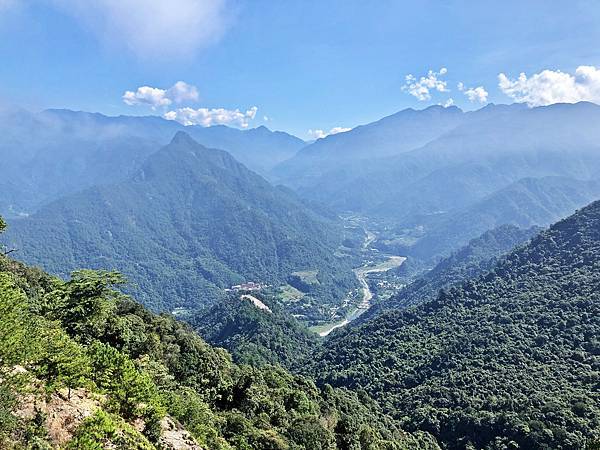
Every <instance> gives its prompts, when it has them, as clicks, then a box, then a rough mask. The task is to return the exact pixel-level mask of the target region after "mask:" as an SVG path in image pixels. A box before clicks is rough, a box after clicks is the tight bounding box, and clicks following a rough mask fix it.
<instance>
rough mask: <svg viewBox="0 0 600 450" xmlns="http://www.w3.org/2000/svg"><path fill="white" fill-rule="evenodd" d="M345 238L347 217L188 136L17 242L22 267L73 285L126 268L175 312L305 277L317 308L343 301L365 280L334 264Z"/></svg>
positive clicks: (151, 301)
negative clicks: (247, 284)
mask: <svg viewBox="0 0 600 450" xmlns="http://www.w3.org/2000/svg"><path fill="white" fill-rule="evenodd" d="M341 239H342V229H341V226H340V225H338V224H337V221H336V218H335V217H324V216H322V215H321V214H319V213H316V212H314V211H313V210H312V209H310V208H309V207H307V206H306V205H305V204H304V203H303V202H301V201H300V200H299V199H298V198H297V197H296V196H295V195H293V194H291V193H289V192H287V191H285V190H281V189H277V188H274V187H272V186H271V185H270V184H269V183H267V182H266V181H265V180H264V179H263V178H261V177H260V176H258V175H256V174H255V173H253V172H251V171H249V170H248V169H246V168H245V167H244V166H243V165H242V164H240V163H238V162H237V161H236V160H235V159H233V158H232V157H231V156H230V155H229V154H227V153H226V152H223V151H220V150H213V149H207V148H205V147H203V146H202V145H200V144H198V143H196V142H195V141H193V140H192V139H191V138H190V137H189V136H188V135H187V134H185V133H183V132H180V133H178V134H177V135H176V136H175V137H174V138H173V141H172V142H171V144H169V145H168V146H166V147H164V148H163V149H161V150H160V151H159V152H157V153H155V154H153V155H152V156H151V157H149V158H148V160H147V161H146V162H145V163H144V164H143V166H142V167H141V168H140V170H138V171H137V172H136V173H135V175H133V176H132V177H130V178H129V179H128V180H126V181H124V182H121V183H117V184H112V185H105V186H97V187H94V188H90V189H88V190H85V191H83V192H81V193H78V194H74V195H72V196H69V197H65V198H63V199H61V200H58V201H55V202H53V203H51V204H49V205H47V206H45V207H44V208H42V209H41V210H40V211H39V212H38V213H36V214H34V215H32V216H30V217H27V218H23V219H18V220H15V221H14V222H13V226H12V227H11V229H10V230H9V232H8V233H7V239H6V242H8V244H9V245H10V246H12V247H15V248H17V249H18V253H17V255H18V257H19V258H20V259H22V260H24V261H27V262H29V263H32V264H36V265H40V266H42V267H44V268H45V269H47V270H48V271H50V272H52V273H55V274H60V275H62V276H67V275H68V273H69V272H70V271H72V270H75V269H76V268H78V267H82V266H85V267H91V268H95V269H117V270H119V271H121V272H122V273H123V274H124V275H125V276H126V277H127V278H128V279H129V280H131V282H132V285H131V286H130V287H129V288H128V292H131V293H135V295H136V297H137V298H138V299H139V300H140V301H141V302H143V303H144V304H145V305H148V306H150V307H152V308H153V309H155V310H169V311H171V310H173V309H174V308H176V307H184V308H192V309H193V308H194V307H196V306H198V305H206V304H209V303H211V302H213V301H214V300H215V299H216V298H218V297H219V296H220V295H221V292H222V291H221V288H226V287H229V286H231V285H234V284H238V283H239V282H242V281H244V280H246V281H254V282H260V283H263V284H266V283H269V284H270V283H280V282H282V281H285V280H286V278H287V277H288V276H289V275H290V274H291V273H292V272H293V271H297V270H314V271H317V272H318V274H317V277H318V279H319V285H318V286H317V288H316V289H315V291H314V292H312V293H311V295H312V296H313V297H314V299H324V300H331V298H336V299H338V298H342V297H343V295H344V294H345V292H346V291H347V289H348V288H349V287H351V286H353V285H354V283H355V280H354V276H353V274H352V272H351V270H350V267H349V264H350V263H349V262H347V261H346V260H344V259H341V258H337V257H336V256H334V252H335V250H336V248H337V246H338V245H339V243H340V242H341ZM334 280H335V283H334ZM315 303H316V302H315ZM317 307H318V305H317V304H315V308H317Z"/></svg>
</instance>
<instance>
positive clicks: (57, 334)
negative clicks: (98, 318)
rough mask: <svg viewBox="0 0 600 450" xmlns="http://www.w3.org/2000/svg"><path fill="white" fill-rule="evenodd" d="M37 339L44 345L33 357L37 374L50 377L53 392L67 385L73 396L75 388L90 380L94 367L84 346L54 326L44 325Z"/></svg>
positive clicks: (48, 379)
mask: <svg viewBox="0 0 600 450" xmlns="http://www.w3.org/2000/svg"><path fill="white" fill-rule="evenodd" d="M40 325H42V323H41V322H40ZM38 338H39V339H40V341H41V345H40V349H39V352H38V354H37V355H36V357H35V360H34V361H35V367H34V371H35V373H36V375H37V376H40V377H42V378H43V379H45V380H47V384H46V389H47V390H48V391H50V392H52V391H55V390H58V389H60V388H62V387H66V388H68V391H69V393H68V396H69V398H70V396H71V389H72V388H75V387H79V386H85V385H86V384H87V381H88V380H89V379H90V373H91V371H92V366H91V365H90V360H89V357H88V355H87V354H86V352H85V348H84V347H83V346H82V345H81V344H79V343H77V342H75V341H74V340H72V339H71V338H70V337H69V336H68V335H67V334H66V333H65V331H64V330H62V329H61V328H57V327H55V326H52V325H47V326H43V325H42V326H41V327H40V329H39V333H38Z"/></svg>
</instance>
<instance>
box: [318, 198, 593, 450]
mask: <svg viewBox="0 0 600 450" xmlns="http://www.w3.org/2000/svg"><path fill="white" fill-rule="evenodd" d="M599 285H600V202H596V203H593V204H592V205H590V206H589V207H587V208H585V209H583V210H581V211H579V212H578V213H576V214H575V215H573V216H572V217H570V218H568V219H566V220H564V221H561V222H559V223H557V224H556V225H554V226H552V227H551V228H550V229H549V230H548V231H544V232H542V233H541V234H540V235H538V236H537V237H535V238H534V239H533V240H532V241H531V242H530V243H529V244H527V245H526V246H524V247H521V248H518V249H517V250H515V251H514V252H512V253H510V254H509V255H508V256H506V257H505V258H503V259H502V260H501V261H500V262H498V263H497V264H496V265H494V266H493V267H492V268H491V270H490V271H489V272H487V273H485V274H483V275H481V276H480V277H478V278H476V279H473V280H468V281H465V282H464V283H462V284H460V285H457V286H455V287H452V288H449V289H447V290H442V291H441V292H440V293H439V295H438V296H437V298H435V299H434V300H432V301H429V302H426V303H424V304H421V305H419V306H417V307H414V308H408V309H406V310H403V311H390V312H385V313H383V314H381V315H380V316H378V317H376V318H374V319H373V320H371V321H369V322H366V323H364V324H362V325H360V326H358V327H356V328H355V329H354V330H347V331H345V332H342V333H339V334H338V335H336V336H334V337H333V338H332V339H331V341H330V342H328V343H327V348H326V349H324V350H323V351H322V352H321V353H319V354H317V355H314V356H313V357H312V359H311V361H312V363H311V366H312V368H311V369H312V370H309V371H310V372H311V373H315V374H316V375H317V377H318V379H319V380H320V381H321V382H327V383H331V384H333V385H335V386H347V387H351V388H359V387H362V388H364V389H365V390H366V391H367V392H368V393H369V394H371V395H373V396H374V397H375V398H376V399H377V400H379V401H380V403H381V404H382V406H383V407H384V409H385V410H387V411H388V412H390V413H393V415H394V416H395V417H396V418H398V419H399V420H400V421H401V423H402V424H403V426H404V427H405V428H406V429H408V430H424V431H428V432H430V433H432V434H433V435H434V436H435V437H436V438H437V439H438V440H439V441H440V442H443V443H444V445H445V446H446V447H447V448H453V449H459V448H464V447H465V445H467V443H469V442H470V443H471V444H470V445H471V446H472V448H486V449H500V448H501V449H507V448H517V447H515V445H518V448H528V449H529V448H531V449H548V448H562V449H573V450H575V449H580V448H583V447H584V443H585V442H586V440H587V441H590V440H594V439H598V433H599V428H598V424H599V423H600V408H599V406H598V405H600V396H599V394H598V389H597V386H598V379H599V378H598V373H600V345H599V343H598V336H600V291H599V290H598V286H599Z"/></svg>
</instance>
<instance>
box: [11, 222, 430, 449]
mask: <svg viewBox="0 0 600 450" xmlns="http://www.w3.org/2000/svg"><path fill="white" fill-rule="evenodd" d="M0 231H1V230H0ZM121 281H122V280H121V277H120V276H119V275H118V274H116V273H111V272H94V271H90V270H82V271H78V272H76V273H74V274H73V275H72V276H71V278H70V280H69V281H63V280H60V279H57V278H54V277H51V276H49V275H48V274H46V273H44V272H42V271H40V270H39V269H34V268H31V267H27V266H24V265H22V264H20V263H17V262H16V261H13V260H10V259H8V258H7V257H6V256H4V255H0V312H1V314H0V375H1V376H0V417H1V420H0V447H1V448H7V449H8V448H65V449H101V448H119V449H125V450H129V449H131V450H133V449H143V450H156V449H165V448H171V449H188V450H198V449H215V450H233V449H242V448H243V449H249V450H252V449H256V450H259V449H267V448H269V449H290V448H295V449H309V448H310V449H348V448H356V449H358V448H369V449H374V450H385V449H399V450H408V449H423V450H439V446H438V445H437V444H436V442H435V440H434V439H433V438H432V437H431V435H428V434H426V433H419V432H418V433H406V432H404V431H402V430H401V429H400V428H399V427H398V422H397V421H394V420H392V419H391V418H390V417H389V416H387V415H385V414H383V413H382V412H381V409H380V408H379V407H378V406H377V405H376V404H375V403H374V402H373V401H372V400H371V399H369V397H368V396H367V395H366V394H364V393H361V394H357V393H355V392H352V391H348V390H345V389H334V388H332V387H331V386H324V387H323V388H318V387H317V386H316V385H315V384H314V383H313V382H312V381H311V380H309V379H307V378H304V377H300V376H295V375H292V374H290V373H289V372H286V371H285V370H283V369H281V368H280V367H277V366H270V367H264V368H255V367H251V366H246V365H236V364H234V363H232V361H231V356H230V355H229V354H228V353H227V352H226V351H224V350H223V349H217V348H213V347H211V346H210V345H208V344H207V343H206V342H204V341H203V340H202V339H201V338H200V337H199V336H198V335H197V334H195V333H194V332H193V331H192V330H190V328H189V327H187V326H185V325H184V324H182V323H179V322H177V321H175V320H174V319H173V318H172V317H170V316H168V315H156V314H153V313H151V312H150V311H148V310H146V309H144V308H143V307H142V306H141V305H139V304H137V303H135V302H134V301H132V300H131V299H129V298H126V297H124V296H123V295H122V294H120V293H119V292H118V291H117V290H116V285H118V284H119V283H120V282H121Z"/></svg>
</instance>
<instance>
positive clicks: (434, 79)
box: [402, 67, 449, 101]
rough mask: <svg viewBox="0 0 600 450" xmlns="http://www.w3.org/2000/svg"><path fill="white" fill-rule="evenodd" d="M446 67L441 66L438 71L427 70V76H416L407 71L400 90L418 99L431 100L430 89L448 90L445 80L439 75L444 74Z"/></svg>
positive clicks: (446, 71)
mask: <svg viewBox="0 0 600 450" xmlns="http://www.w3.org/2000/svg"><path fill="white" fill-rule="evenodd" d="M446 73H448V69H446V68H445V67H442V68H441V69H440V71H439V72H435V71H433V70H429V72H427V76H424V77H421V78H419V79H418V80H417V78H416V77H415V76H414V75H413V74H411V73H409V74H408V75H406V78H405V83H404V86H402V90H403V91H405V92H408V93H409V94H410V95H412V96H413V97H415V98H416V99H417V100H419V101H426V100H431V91H432V90H433V91H438V92H448V91H449V90H448V88H447V84H448V83H447V82H446V81H444V80H441V79H440V77H441V76H443V75H446Z"/></svg>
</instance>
